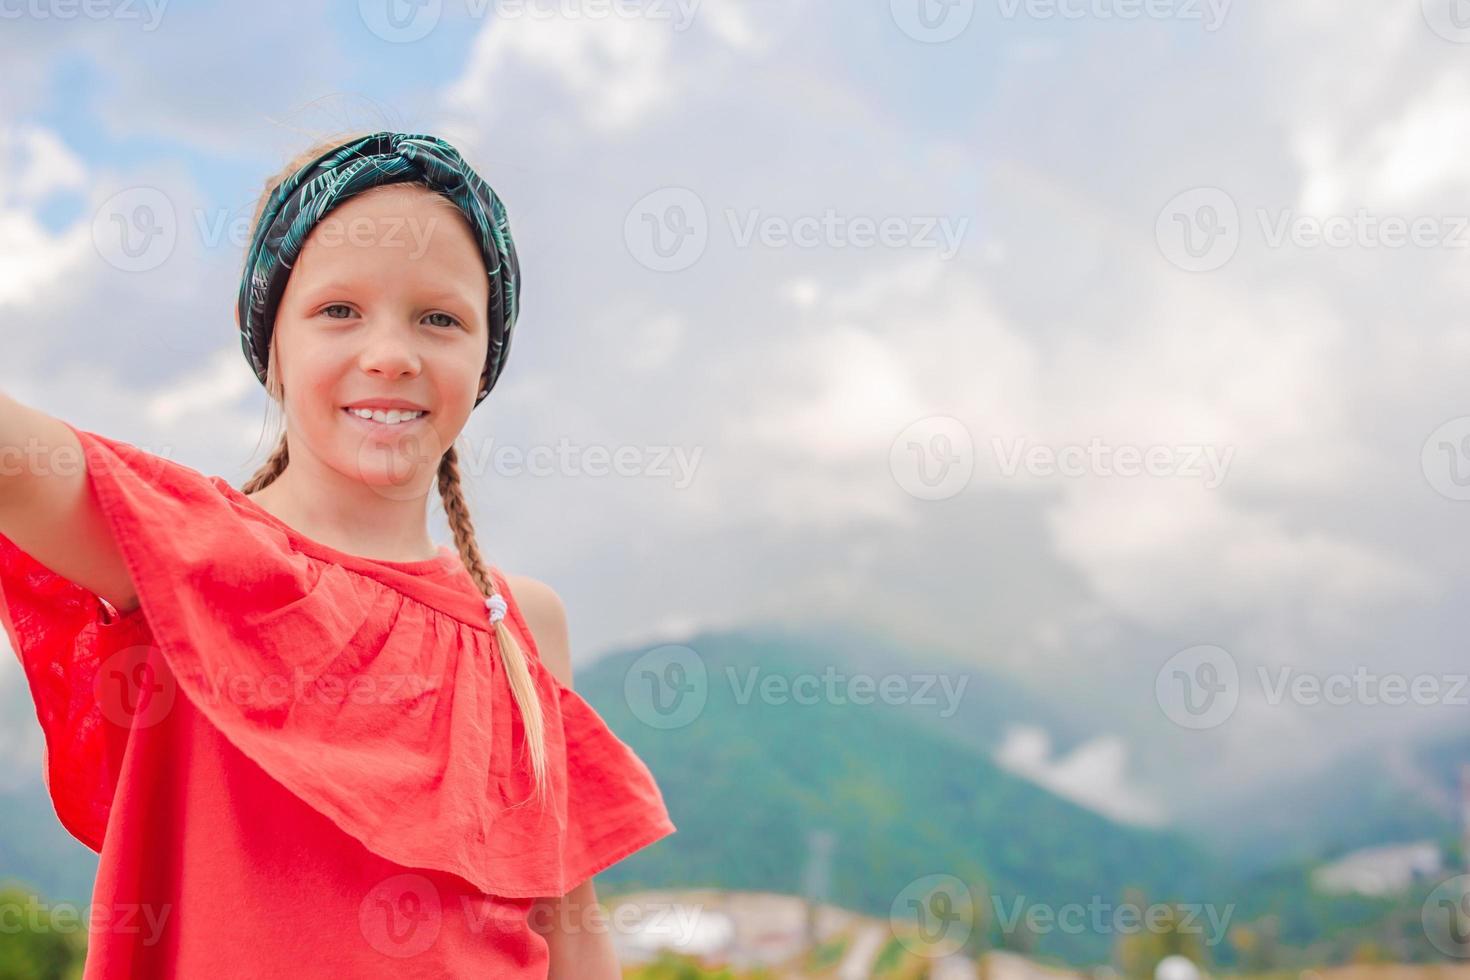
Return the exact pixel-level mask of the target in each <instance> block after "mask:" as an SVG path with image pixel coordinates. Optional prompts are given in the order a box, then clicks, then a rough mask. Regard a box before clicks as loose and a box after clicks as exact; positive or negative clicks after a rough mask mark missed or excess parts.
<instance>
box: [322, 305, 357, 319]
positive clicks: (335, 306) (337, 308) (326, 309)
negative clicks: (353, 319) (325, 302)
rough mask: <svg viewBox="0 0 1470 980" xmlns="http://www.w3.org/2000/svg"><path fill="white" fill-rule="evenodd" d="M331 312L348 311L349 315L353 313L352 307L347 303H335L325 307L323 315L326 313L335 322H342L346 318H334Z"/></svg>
mask: <svg viewBox="0 0 1470 980" xmlns="http://www.w3.org/2000/svg"><path fill="white" fill-rule="evenodd" d="M331 310H346V311H347V312H348V314H349V315H350V314H351V313H352V307H350V306H348V305H347V304H346V303H333V304H332V305H331V306H328V307H325V308H323V310H322V312H323V313H326V314H327V315H328V317H329V318H330V319H333V320H341V319H345V318H344V317H340V316H332V315H331V313H330V312H329V311H331Z"/></svg>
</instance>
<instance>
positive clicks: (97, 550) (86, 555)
mask: <svg viewBox="0 0 1470 980" xmlns="http://www.w3.org/2000/svg"><path fill="white" fill-rule="evenodd" d="M0 534H3V535H5V536H6V537H7V538H9V539H10V540H11V541H14V542H15V544H16V545H17V546H18V547H19V548H20V549H21V550H23V551H25V552H28V553H29V554H30V555H31V556H32V557H33V558H35V559H36V560H37V561H39V562H40V563H41V564H42V565H45V566H46V567H47V568H49V569H51V570H52V571H53V572H56V573H57V574H58V575H61V576H63V577H65V578H68V579H70V580H71V581H73V582H75V583H76V584H78V585H80V586H81V587H82V588H84V589H88V590H90V591H91V592H93V593H95V594H97V595H99V596H101V597H102V598H104V599H106V600H107V601H108V602H110V603H112V604H113V606H115V607H116V608H117V609H118V610H119V611H120V612H128V611H131V610H132V609H134V608H136V606H137V605H138V596H137V591H136V590H135V589H134V588H133V580H132V576H131V575H130V574H129V573H128V568H127V565H126V564H125V563H124V561H123V556H122V552H121V551H120V550H119V549H118V546H117V542H116V541H115V540H114V539H113V537H112V531H111V529H110V528H108V526H107V520H106V518H105V517H104V515H103V513H102V509H101V506H100V505H99V504H98V503H97V499H96V497H95V496H94V495H93V493H92V490H91V488H90V486H89V484H88V481H87V471H86V456H85V455H84V454H83V452H82V445H81V443H80V442H78V441H77V437H76V434H75V433H73V432H72V431H71V429H69V428H67V427H66V425H65V424H63V423H62V422H61V421H60V420H59V419H55V418H52V417H51V416H49V415H47V414H45V413H44V412H39V411H37V410H36V409H33V408H30V407H29V406H26V405H22V404H21V403H20V402H18V401H16V400H15V399H13V398H11V397H10V396H8V395H6V394H4V393H0Z"/></svg>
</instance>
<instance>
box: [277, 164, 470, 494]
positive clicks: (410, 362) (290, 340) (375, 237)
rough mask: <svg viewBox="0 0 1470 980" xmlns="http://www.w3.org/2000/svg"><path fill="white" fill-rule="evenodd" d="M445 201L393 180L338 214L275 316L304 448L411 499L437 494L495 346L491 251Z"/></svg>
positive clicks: (311, 244) (284, 379)
mask: <svg viewBox="0 0 1470 980" xmlns="http://www.w3.org/2000/svg"><path fill="white" fill-rule="evenodd" d="M436 197H437V195H435V194H434V193H433V192H431V191H429V190H427V189H426V188H423V187H414V186H411V185H388V186H385V187H378V188H373V189H372V190H370V191H366V192H364V193H362V194H359V195H357V196H356V197H353V198H351V199H349V200H348V201H347V202H345V203H344V204H341V205H339V206H338V207H337V208H335V209H333V210H332V211H331V212H330V213H329V214H328V215H327V216H326V217H325V218H323V219H322V220H321V221H319V222H317V224H316V225H315V226H314V227H313V228H312V230H311V233H310V235H308V237H307V239H306V243H305V245H304V246H303V248H302V251H301V255H300V257H299V259H298V260H297V262H296V265H295V267H294V268H293V269H292V271H291V276H290V278H289V279H288V280H287V282H286V290H285V293H284V294H283V295H282V297H281V302H280V306H279V310H278V312H277V314H276V327H275V337H274V341H275V345H276V347H275V353H274V355H273V356H275V357H277V358H278V370H279V374H280V378H281V384H282V385H283V387H284V389H285V397H284V403H285V412H286V416H287V419H288V423H289V426H290V433H291V439H292V443H293V450H294V449H295V445H296V443H297V442H298V440H301V441H304V442H305V443H306V448H308V449H309V450H310V451H311V452H312V454H313V455H314V456H316V457H317V459H319V460H320V461H321V462H322V463H323V464H325V465H326V466H328V467H330V468H332V469H334V470H336V471H338V472H339V473H341V474H343V475H344V476H347V477H349V478H351V479H354V480H359V481H361V482H364V483H367V484H369V485H371V486H373V487H375V488H379V489H380V492H385V493H390V494H394V493H395V490H396V491H400V493H398V494H396V495H399V496H403V497H409V496H413V495H416V494H421V493H424V492H426V490H427V488H428V486H429V485H430V482H431V481H432V479H433V477H434V476H435V474H436V473H437V471H438V465H439V458H440V456H442V455H443V453H444V451H445V450H446V449H447V448H448V447H449V446H450V445H451V444H453V442H454V439H455V437H456V436H457V435H458V434H459V432H460V430H461V429H462V428H463V427H464V424H465V421H466V420H467V419H468V418H469V414H470V410H471V409H472V408H474V404H475V397H476V396H477V395H478V394H479V382H480V375H481V373H482V372H483V370H484V368H485V354H486V348H487V345H488V342H489V325H488V320H487V317H488V312H487V308H488V305H489V300H490V284H489V276H488V275H487V273H486V269H485V262H484V259H483V258H482V257H481V255H480V249H479V246H478V245H477V244H476V242H475V238H474V236H473V235H472V233H471V231H470V228H469V224H468V222H467V221H466V220H465V218H464V216H463V215H461V214H460V213H459V212H457V211H455V210H454V209H453V208H452V207H451V206H449V205H448V202H446V201H444V200H443V199H442V198H441V199H439V200H437V201H436V200H435V198H436ZM363 410H371V411H372V414H373V415H375V416H376V418H363V417H361V411H363ZM385 413H387V414H386V415H385ZM413 413H421V414H418V415H417V417H409V418H405V417H404V416H412V415H413ZM296 455H297V452H295V451H293V452H292V456H293V457H295V456H296Z"/></svg>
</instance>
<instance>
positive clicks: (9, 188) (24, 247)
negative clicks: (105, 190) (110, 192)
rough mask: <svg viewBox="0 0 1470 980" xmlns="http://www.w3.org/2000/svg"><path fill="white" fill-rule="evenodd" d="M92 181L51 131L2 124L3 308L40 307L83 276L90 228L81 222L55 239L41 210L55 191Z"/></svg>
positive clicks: (0, 291)
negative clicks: (54, 289) (53, 289)
mask: <svg viewBox="0 0 1470 980" xmlns="http://www.w3.org/2000/svg"><path fill="white" fill-rule="evenodd" d="M87 176H88V175H87V168H86V167H85V166H84V165H83V163H82V162H81V161H80V160H79V159H78V158H77V157H76V155H75V154H73V153H72V152H71V151H70V150H69V149H68V148H67V147H66V145H65V144H64V143H63V142H62V141H61V139H60V137H59V136H57V135H56V134H55V133H53V132H51V131H50V130H47V129H43V128H41V127H38V126H25V125H13V126H5V125H3V124H0V307H3V306H7V305H14V304H20V303H30V302H34V301H35V300H37V299H38V298H39V297H40V296H41V294H42V292H43V290H45V289H47V288H48V287H50V286H54V285H55V284H57V283H59V282H62V281H64V280H66V279H68V278H69V277H74V276H75V275H76V274H77V271H78V267H79V265H80V263H81V261H82V260H83V259H84V258H86V257H87V256H88V255H89V253H90V252H91V245H92V243H91V227H90V225H89V224H88V222H87V221H85V220H77V221H75V222H73V223H72V224H71V225H70V226H69V227H67V228H65V229H63V230H61V231H60V232H56V233H53V232H50V231H48V230H47V229H46V227H45V226H44V225H43V224H42V223H41V221H40V219H39V217H38V216H37V211H36V208H37V207H38V206H39V205H40V204H41V203H42V202H43V200H44V199H45V198H46V197H47V196H48V195H50V194H51V193H52V192H54V191H60V190H76V189H79V188H81V187H83V186H84V185H85V184H86V181H87Z"/></svg>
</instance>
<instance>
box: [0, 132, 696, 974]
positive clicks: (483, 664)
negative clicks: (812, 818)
mask: <svg viewBox="0 0 1470 980" xmlns="http://www.w3.org/2000/svg"><path fill="white" fill-rule="evenodd" d="M267 186H268V190H269V193H268V195H267V196H266V198H265V199H264V200H263V201H262V203H261V205H260V207H259V209H258V210H257V213H256V219H255V230H254V232H253V236H252V244H251V247H250V251H249V253H248V255H247V258H246V265H245V274H244V277H243V281H242V284H241V290H240V300H239V306H238V309H237V313H236V319H237V321H238V324H239V327H240V331H241V344H242V347H243V349H244V351H245V354H246V356H247V359H248V360H249V361H250V363H251V366H252V368H253V369H254V370H255V372H256V374H257V376H258V377H259V378H260V380H261V382H262V383H263V384H264V385H265V387H266V390H267V391H268V393H269V394H270V397H271V399H272V400H273V401H275V402H276V403H278V404H279V405H280V406H281V407H282V409H283V412H284V416H285V419H286V428H285V432H284V433H283V434H282V437H281V440H280V443H279V445H278V446H277V447H276V449H275V451H274V452H273V453H272V455H271V457H270V459H269V460H268V461H267V462H266V464H265V465H264V466H263V467H262V468H261V470H260V471H259V472H258V473H256V474H255V476H254V477H253V478H251V479H250V480H249V481H248V482H247V483H246V484H245V486H244V488H243V490H236V489H234V488H233V487H231V486H230V485H229V484H228V483H226V482H225V481H224V480H222V479H220V478H218V477H206V476H204V475H202V474H200V473H199V472H197V471H195V470H193V469H190V468H189V467H187V466H183V465H181V464H178V463H175V462H173V461H171V460H168V459H166V458H164V457H162V456H157V455H153V454H151V453H148V452H145V451H143V450H141V449H139V448H137V447H135V446H131V445H128V444H127V443H124V442H119V441H117V440H113V439H109V438H106V437H104V436H101V435H98V434H95V433H92V432H88V431H85V430H82V429H78V428H76V427H74V426H72V425H70V424H69V423H66V422H63V421H60V420H57V419H53V418H51V417H50V416H47V415H45V414H43V413H41V412H38V411H35V410H33V409H30V408H27V407H25V406H23V405H20V404H18V403H16V402H15V401H14V400H12V399H8V398H4V397H3V396H0V462H4V463H5V465H3V466H0V617H3V622H4V625H5V629H6V632H7V634H8V636H9V638H10V641H11V645H12V647H13V648H14V649H15V651H16V653H17V655H18V656H19V657H20V660H21V663H22V665H23V666H24V668H25V673H26V677H27V680H28V682H29V685H30V689H31V693H32V695H33V697H34V700H35V703H36V709H37V714H38V716H39V718H40V721H41V725H42V728H43V730H44V732H45V737H46V768H45V776H46V782H47V786H48V789H49V792H50V794H51V797H52V800H53V802H54V804H55V806H56V811H57V814H58V815H59V816H60V818H61V820H62V822H63V824H64V825H65V826H66V828H67V829H68V830H69V831H70V832H71V833H72V834H73V835H75V836H76V837H77V838H78V839H79V840H81V841H82V842H83V843H85V844H87V845H88V846H89V847H91V848H92V849H93V850H96V851H98V852H99V853H100V855H101V857H100V861H99V866H98V874H97V880H96V885H95V890H94V894H93V903H92V904H91V905H90V906H89V907H88V909H87V911H88V913H89V915H88V931H89V949H88V955H87V964H86V972H85V976H86V977H87V978H94V977H149V978H152V977H172V976H182V977H236V976H249V977H257V976H277V975H289V976H297V977H329V976H330V977H343V976H347V977H376V976H386V975H392V976H412V977H527V978H530V977H537V978H540V977H548V976H552V977H566V978H575V980H600V978H612V977H617V976H619V975H620V973H619V968H618V965H617V962H616V959H615V957H614V955H613V947H612V942H611V936H610V933H609V929H610V925H609V923H608V922H607V920H606V918H605V917H600V916H599V915H598V914H597V913H598V911H599V910H598V907H597V906H596V904H595V903H596V895H595V892H594V889H593V884H592V876H593V875H594V874H596V873H597V872H598V871H601V870H603V869H604V868H606V867H608V866H609V865H611V864H613V863H615V862H617V861H619V860H621V859H622V858H624V857H626V856H627V855H629V854H631V853H633V852H634V851H637V850H639V849H641V848H643V847H646V846H647V845H649V844H651V843H653V842H655V841H657V840H660V839H662V838H663V837H665V836H667V835H668V834H671V833H673V832H674V830H675V827H674V825H673V823H672V822H671V821H670V819H669V816H668V813H667V811H666V809H665V807H664V802H663V798H662V796H661V794H660V792H659V789H658V787H657V785H656V783H655V782H654V780H653V778H652V776H651V774H650V773H649V771H648V769H647V768H646V767H645V766H644V765H643V763H642V762H641V761H640V760H639V759H638V757H637V756H636V755H635V754H634V753H633V752H632V750H631V749H630V748H629V747H628V746H627V745H625V744H624V743H623V742H621V741H620V740H619V739H618V738H617V737H616V736H615V735H614V734H613V733H612V732H611V731H610V730H609V729H608V728H607V726H606V725H605V724H604V723H603V721H602V719H601V718H600V717H599V716H598V715H597V714H596V713H595V712H594V711H593V709H592V708H591V707H590V706H589V705H588V704H587V703H586V702H585V701H584V700H582V698H581V697H580V696H578V695H577V694H576V693H574V692H573V691H572V689H571V669H570V655H569V652H568V649H567V630H566V621H565V614H564V612H563V609H562V606H561V603H560V600H559V599H558V598H557V596H556V594H555V593H554V592H552V591H551V590H550V589H549V588H547V587H546V586H545V585H542V584H541V583H539V582H536V581H534V580H531V579H526V578H520V577H515V576H506V575H504V574H503V573H502V572H501V571H500V570H499V569H498V568H497V567H496V566H494V565H487V564H486V563H485V562H484V560H483V559H482V558H481V555H480V551H479V548H478V547H477V545H476V542H475V534H474V529H473V527H472V526H471V524H470V516H469V512H468V510H467V508H466V506H465V501H464V497H463V494H462V492H461V489H460V473H459V466H458V454H457V452H456V449H455V446H454V442H455V439H456V437H458V435H459V434H460V432H461V430H462V429H463V427H464V425H465V422H466V420H467V419H468V417H469V413H470V412H471V411H472V410H473V409H474V408H475V407H476V406H478V405H479V403H480V401H481V400H483V399H484V398H485V396H486V395H488V394H489V392H490V390H491V388H493V387H494V385H495V382H496V380H497V378H498V377H499V374H500V372H501V370H502V368H503V367H504V365H505V359H506V355H507V353H508V351H509V346H510V336H511V329H512V327H513V326H514V323H515V319H516V313H517V306H518V301H517V300H518V292H519V286H520V267H519V260H518V258H517V255H516V252H515V246H514V244H513V242H512V240H511V236H510V228H509V225H508V221H507V217H506V212H505V209H504V206H503V205H502V203H501V201H500V200H499V198H498V197H497V196H496V195H495V193H494V192H493V191H492V190H491V189H490V187H489V186H488V185H486V184H485V183H484V181H483V180H481V179H480V177H479V176H478V175H477V174H476V173H475V172H474V171H473V170H472V169H471V168H470V167H469V166H467V165H466V164H465V163H464V161H463V160H462V159H461V157H460V155H459V153H457V152H456V151H455V149H454V148H453V147H452V146H450V145H449V144H448V143H446V142H444V141H442V140H440V139H437V138H435V137H432V136H424V135H407V134H403V133H388V132H384V133H374V134H371V135H366V136H359V137H355V138H351V139H348V140H346V141H345V142H343V143H340V144H339V143H336V142H333V143H331V144H328V145H324V146H318V147H314V148H313V149H311V150H309V151H308V152H306V153H305V154H303V155H302V157H301V158H299V159H298V160H297V161H296V162H294V163H293V164H292V165H291V166H290V167H288V168H287V169H286V170H285V171H284V172H283V173H282V174H281V175H280V176H279V177H277V178H276V179H274V180H273V181H272V182H271V183H270V184H268V185H267ZM431 485H433V486H434V487H435V488H436V489H437V492H438V495H439V499H440V501H441V502H442V504H443V507H444V512H445V514H446V516H447V518H448V523H449V527H450V528H451V530H452V531H453V533H454V540H455V548H454V549H453V550H450V549H449V548H447V547H440V548H437V549H436V548H435V547H434V545H433V544H432V542H431V541H430V539H429V536H428V530H427V508H428V503H427V501H428V494H429V490H430V487H431Z"/></svg>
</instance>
